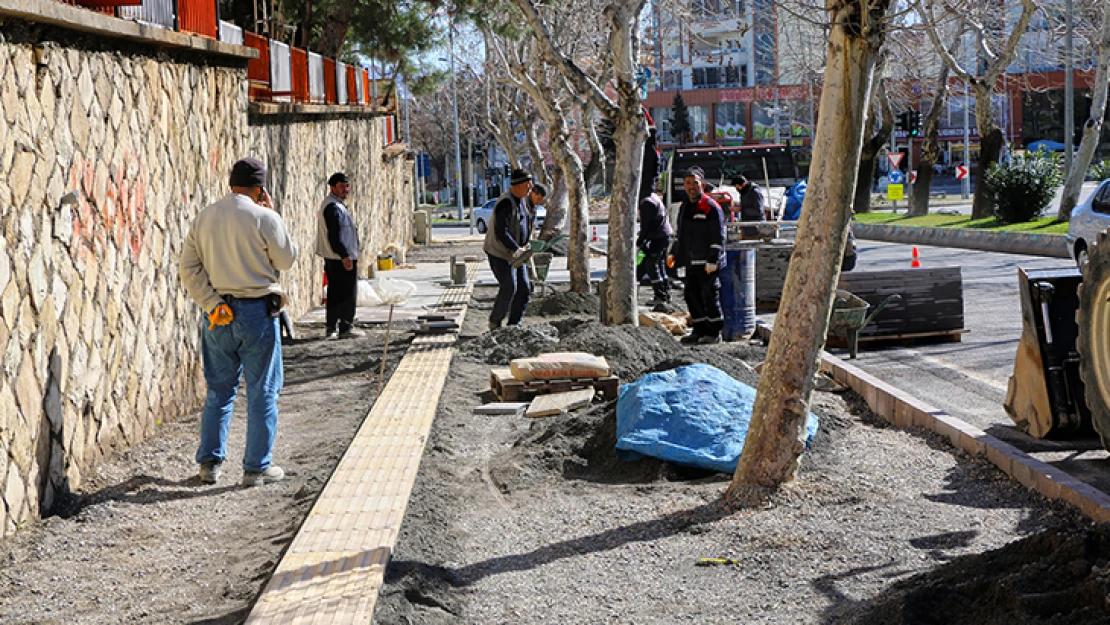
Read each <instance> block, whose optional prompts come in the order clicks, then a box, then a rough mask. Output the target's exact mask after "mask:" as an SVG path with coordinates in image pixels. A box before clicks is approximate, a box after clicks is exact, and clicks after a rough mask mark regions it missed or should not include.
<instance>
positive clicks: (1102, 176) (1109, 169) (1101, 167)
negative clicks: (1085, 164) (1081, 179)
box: [1088, 161, 1110, 182]
mask: <svg viewBox="0 0 1110 625" xmlns="http://www.w3.org/2000/svg"><path fill="white" fill-rule="evenodd" d="M1088 173H1090V174H1091V178H1093V179H1094V180H1097V181H1099V182H1101V181H1103V180H1106V179H1107V178H1110V161H1101V162H1098V163H1094V164H1092V165H1091V169H1090V170H1089V171H1088Z"/></svg>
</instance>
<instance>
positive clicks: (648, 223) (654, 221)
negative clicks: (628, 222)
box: [636, 193, 673, 306]
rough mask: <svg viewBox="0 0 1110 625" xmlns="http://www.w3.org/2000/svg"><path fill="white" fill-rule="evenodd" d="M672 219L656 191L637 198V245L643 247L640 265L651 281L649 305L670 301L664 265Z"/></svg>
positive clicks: (669, 286)
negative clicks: (638, 221)
mask: <svg viewBox="0 0 1110 625" xmlns="http://www.w3.org/2000/svg"><path fill="white" fill-rule="evenodd" d="M672 232H673V231H672V230H671V222H670V221H669V220H668V219H667V208H666V207H665V206H663V201H662V200H661V199H660V198H659V194H657V193H649V194H648V195H647V197H645V198H644V199H643V200H641V201H640V234H639V236H637V237H636V247H638V248H640V249H641V250H643V251H644V260H643V261H641V266H642V267H644V272H645V274H646V275H647V278H648V280H650V281H651V288H652V291H653V293H652V294H653V297H652V300H651V301H650V302H648V306H657V305H659V304H663V303H666V302H669V301H671V284H670V280H668V278H667V269H666V266H665V263H666V258H667V249H668V248H670V246H671V233H672Z"/></svg>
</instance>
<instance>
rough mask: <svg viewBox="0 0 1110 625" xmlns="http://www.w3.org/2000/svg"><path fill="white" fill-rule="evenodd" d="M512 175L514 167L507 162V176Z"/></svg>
mask: <svg viewBox="0 0 1110 625" xmlns="http://www.w3.org/2000/svg"><path fill="white" fill-rule="evenodd" d="M511 175H513V167H512V165H510V164H508V163H505V177H509V176H511Z"/></svg>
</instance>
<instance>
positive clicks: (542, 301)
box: [526, 291, 599, 319]
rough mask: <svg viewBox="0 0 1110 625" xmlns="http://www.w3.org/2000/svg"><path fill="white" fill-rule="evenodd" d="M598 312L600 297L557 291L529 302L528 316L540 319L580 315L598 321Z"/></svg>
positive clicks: (591, 294) (590, 294)
mask: <svg viewBox="0 0 1110 625" xmlns="http://www.w3.org/2000/svg"><path fill="white" fill-rule="evenodd" d="M598 311H599V302H598V297H597V295H594V294H593V293H575V292H573V291H557V292H555V293H551V294H550V295H547V296H545V297H538V298H537V297H533V298H532V300H531V301H529V302H528V310H527V311H526V314H527V315H528V316H539V317H556V316H563V315H580V316H583V317H587V316H589V317H593V318H594V319H597V316H598Z"/></svg>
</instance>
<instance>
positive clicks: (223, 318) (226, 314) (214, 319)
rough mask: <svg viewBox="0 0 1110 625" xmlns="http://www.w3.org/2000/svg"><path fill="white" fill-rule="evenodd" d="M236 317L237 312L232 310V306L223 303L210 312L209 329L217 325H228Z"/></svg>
mask: <svg viewBox="0 0 1110 625" xmlns="http://www.w3.org/2000/svg"><path fill="white" fill-rule="evenodd" d="M234 318H235V313H233V312H231V307H230V306H228V305H227V304H224V303H221V304H220V305H219V306H217V307H216V308H214V309H213V310H212V312H210V313H208V329H209V330H213V329H215V328H216V326H226V325H227V324H229V323H231V320H232V319H234Z"/></svg>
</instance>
